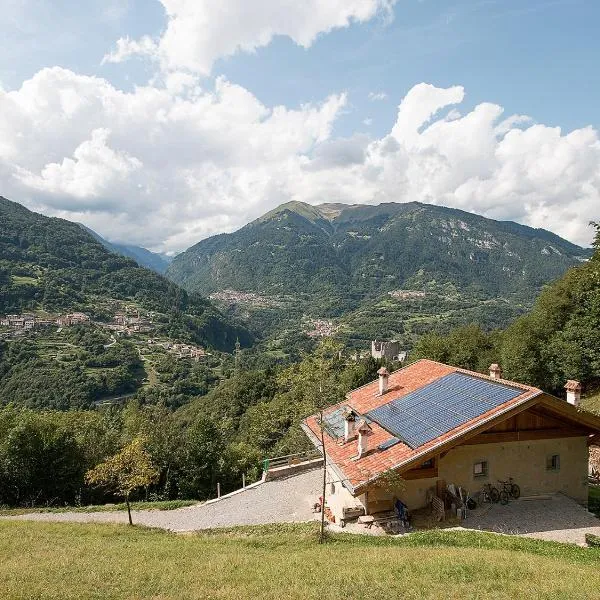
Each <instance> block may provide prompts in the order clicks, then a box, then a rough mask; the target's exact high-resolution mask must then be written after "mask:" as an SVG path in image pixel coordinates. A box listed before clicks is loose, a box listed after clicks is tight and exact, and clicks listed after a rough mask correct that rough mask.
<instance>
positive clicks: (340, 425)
mask: <svg viewBox="0 0 600 600" xmlns="http://www.w3.org/2000/svg"><path fill="white" fill-rule="evenodd" d="M348 410H350V407H349V406H342V407H341V408H337V409H336V410H334V411H332V412H330V413H329V414H326V415H325V416H324V417H323V426H324V429H325V431H326V432H327V433H328V434H329V435H330V436H331V437H333V438H341V437H344V428H345V424H344V415H345V414H346V412H347V411H348ZM355 412H356V411H355ZM358 418H360V415H358V413H357V419H358ZM362 418H363V419H364V420H365V421H366V422H367V423H370V422H371V419H369V418H368V417H367V416H364V417H362Z"/></svg>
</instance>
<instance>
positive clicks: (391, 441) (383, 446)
mask: <svg viewBox="0 0 600 600" xmlns="http://www.w3.org/2000/svg"><path fill="white" fill-rule="evenodd" d="M400 442H401V440H399V439H398V438H397V437H393V438H390V439H389V440H387V441H386V442H383V443H382V444H379V446H377V447H378V448H379V449H380V450H387V449H388V448H391V447H392V446H395V445H396V444H399V443H400Z"/></svg>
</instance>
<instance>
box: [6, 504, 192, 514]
mask: <svg viewBox="0 0 600 600" xmlns="http://www.w3.org/2000/svg"><path fill="white" fill-rule="evenodd" d="M198 502H200V501H199V500H163V501H160V502H132V503H131V510H173V509H175V508H183V507H184V506H193V505H194V504H198ZM115 510H127V505H126V504H125V502H122V503H119V504H92V505H89V506H49V507H35V508H2V507H1V506H0V515H22V514H24V513H44V512H54V513H61V512H81V513H89V512H108V511H115Z"/></svg>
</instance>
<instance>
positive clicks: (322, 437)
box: [319, 409, 327, 544]
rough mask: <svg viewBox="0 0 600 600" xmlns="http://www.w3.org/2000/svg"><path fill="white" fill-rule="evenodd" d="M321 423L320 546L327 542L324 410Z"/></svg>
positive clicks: (321, 414) (320, 413) (321, 412)
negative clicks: (321, 486)
mask: <svg viewBox="0 0 600 600" xmlns="http://www.w3.org/2000/svg"><path fill="white" fill-rule="evenodd" d="M319 415H320V421H321V447H322V448H323V495H322V496H321V498H322V503H321V531H320V533H319V544H323V543H324V542H325V492H326V490H327V452H326V451H325V422H324V421H323V409H321V411H320V412H319Z"/></svg>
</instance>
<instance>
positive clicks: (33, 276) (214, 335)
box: [0, 197, 252, 350]
mask: <svg viewBox="0 0 600 600" xmlns="http://www.w3.org/2000/svg"><path fill="white" fill-rule="evenodd" d="M114 301H131V302H133V303H135V304H136V305H137V306H139V307H140V308H143V309H145V310H148V311H153V312H156V313H158V314H157V325H158V327H159V328H160V330H161V331H163V332H164V333H165V334H168V335H170V336H172V337H174V338H180V339H184V340H190V341H194V342H197V343H201V344H206V345H210V346H214V347H216V348H218V349H221V350H232V349H233V347H234V344H235V341H236V339H237V338H239V339H240V342H241V343H242V345H249V344H250V343H251V342H252V336H251V335H250V334H249V332H248V331H247V330H246V329H245V328H244V327H241V326H239V325H237V324H234V323H231V322H230V321H229V320H228V319H227V318H226V317H224V316H223V315H222V314H221V313H220V312H219V311H218V310H217V309H216V308H215V307H214V306H213V305H212V304H211V303H210V302H208V301H207V300H206V299H204V298H202V297H201V296H199V295H197V294H189V293H188V292H186V291H185V290H183V289H182V288H181V287H179V286H178V285H176V284H174V283H172V282H171V281H169V280H167V279H166V278H165V277H163V276H161V275H159V274H158V273H155V272H153V271H150V270H148V269H145V268H142V267H139V266H138V265H137V263H135V262H134V261H133V260H131V259H129V258H125V257H123V256H119V255H117V254H114V253H112V252H109V251H108V250H107V249H106V248H105V247H104V246H103V245H102V244H101V243H100V242H98V241H97V240H96V239H94V238H93V237H92V236H91V235H90V234H89V233H87V232H86V231H85V230H84V229H83V228H82V227H81V226H79V225H78V224H76V223H71V222H69V221H65V220H63V219H56V218H48V217H45V216H42V215H39V214H36V213H33V212H31V211H29V210H27V209H26V208H25V207H23V206H21V205H20V204H17V203H15V202H10V201H9V200H6V199H5V198H2V197H0V314H6V313H19V312H22V311H36V310H39V311H44V312H46V313H60V312H62V311H72V310H81V311H84V312H87V313H89V314H90V315H91V316H92V317H94V318H97V319H100V320H103V319H108V320H110V319H111V318H112V314H111V312H110V310H111V305H112V303H114Z"/></svg>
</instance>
